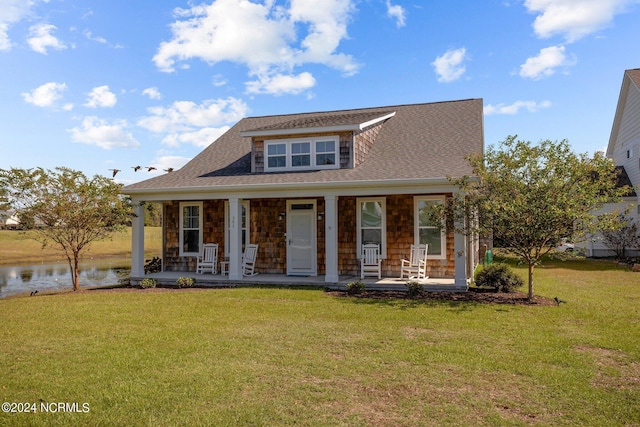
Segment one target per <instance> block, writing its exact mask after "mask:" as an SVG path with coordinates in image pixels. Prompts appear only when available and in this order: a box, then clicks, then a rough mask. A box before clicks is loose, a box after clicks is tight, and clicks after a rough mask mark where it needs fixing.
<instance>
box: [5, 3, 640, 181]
mask: <svg viewBox="0 0 640 427" xmlns="http://www.w3.org/2000/svg"><path fill="white" fill-rule="evenodd" d="M639 22H640V0H496V1H492V0H483V1H468V0H446V1H436V0H288V1H281V0H215V1H211V0H208V1H205V2H202V3H199V2H196V1H180V0H154V1H152V2H151V1H149V2H142V1H131V0H109V1H108V2H107V1H102V2H96V1H89V0H74V1H72V0H0V100H1V102H0V148H1V149H2V154H0V168H9V167H25V168H29V167H45V168H53V167H56V166H67V167H71V168H73V169H79V170H82V171H84V172H85V173H86V174H88V175H93V174H102V175H110V174H111V172H110V169H120V170H121V172H120V173H119V174H118V175H117V179H118V180H119V181H121V182H123V183H131V182H135V181H139V180H142V179H146V178H150V177H152V176H154V174H158V173H164V172H163V169H167V168H169V167H173V168H179V167H181V166H182V165H183V164H184V163H185V162H186V161H188V160H189V159H191V158H192V157H194V156H195V155H196V154H197V153H198V152H200V151H201V150H202V149H203V148H204V147H205V146H206V145H208V144H209V143H210V142H211V141H213V140H214V139H215V138H216V137H217V136H219V135H221V134H222V133H223V132H224V131H225V130H227V129H228V128H229V127H230V126H232V125H233V124H234V123H236V122H237V121H238V120H240V119H241V118H242V117H246V116H261V115H273V114H286V113H297V112H308V111H326V110H340V109H351V108H365V107H376V106H387V105H397V104H412V103H423V102H438V101H446V100H455V99H468V98H483V100H484V106H485V118H484V125H485V143H486V145H490V144H496V143H498V142H499V141H502V140H504V139H505V137H506V136H508V135H512V134H518V135H519V137H520V138H522V139H527V140H531V141H534V142H537V141H539V140H542V139H552V140H560V139H568V140H569V142H570V144H571V145H572V146H573V148H574V150H575V151H577V152H589V153H593V152H594V151H596V150H600V149H604V148H605V147H606V145H607V142H608V139H609V134H610V131H611V124H612V121H613V116H614V113H615V108H616V103H617V98H618V94H619V91H620V85H621V82H622V77H623V72H624V70H625V69H629V68H638V67H640V54H639V52H638V49H637V47H638V40H640V25H638V23H639ZM137 165H140V166H143V167H146V166H153V167H156V168H157V170H155V171H151V172H148V171H147V170H146V169H142V170H140V171H138V172H134V170H133V169H132V167H133V166H137Z"/></svg>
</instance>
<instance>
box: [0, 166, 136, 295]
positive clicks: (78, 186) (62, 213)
mask: <svg viewBox="0 0 640 427" xmlns="http://www.w3.org/2000/svg"><path fill="white" fill-rule="evenodd" d="M120 188H121V185H120V184H116V183H115V182H114V181H113V180H112V179H110V178H105V177H103V176H99V175H96V176H94V177H93V178H91V179H89V178H87V177H86V176H85V175H84V174H83V173H82V172H79V171H75V170H72V169H69V168H65V167H58V168H56V169H55V170H47V169H42V168H37V169H18V168H11V169H9V170H5V169H0V194H4V196H5V198H6V199H7V201H6V204H8V205H9V206H11V207H12V208H13V209H15V210H16V212H18V214H19V216H20V217H21V218H32V219H33V223H34V224H35V228H34V230H35V231H36V236H37V239H38V240H39V241H40V242H41V243H42V244H43V246H45V245H47V244H49V243H54V244H55V245H57V246H58V247H59V248H60V249H61V250H62V251H64V253H65V255H66V257H67V261H68V262H69V267H70V268H71V277H72V280H73V289H74V290H79V289H80V284H79V283H78V264H79V260H80V257H81V254H82V252H83V251H84V250H85V249H86V248H87V247H88V245H89V244H90V243H91V242H94V241H96V240H101V239H104V238H106V237H108V236H109V235H110V234H111V233H112V232H113V231H115V230H116V229H118V228H119V227H121V226H123V225H124V224H127V223H129V222H130V220H131V215H132V209H131V205H130V203H129V200H128V199H125V198H123V197H122V196H121V195H120Z"/></svg>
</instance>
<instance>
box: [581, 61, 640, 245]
mask: <svg viewBox="0 0 640 427" xmlns="http://www.w3.org/2000/svg"><path fill="white" fill-rule="evenodd" d="M607 157H609V158H611V159H613V160H614V162H615V164H616V166H617V169H618V171H619V177H620V184H624V185H630V186H632V187H633V188H635V189H637V188H640V187H639V186H640V68H636V69H633V70H626V71H625V72H624V77H623V79H622V88H621V89H620V96H619V97H618V106H617V108H616V113H615V116H614V118H613V126H612V128H611V136H610V138H609V145H608V146H607ZM639 206H640V203H638V194H637V192H636V191H633V192H631V193H629V194H628V195H627V197H624V202H623V203H617V204H611V205H608V206H607V207H605V209H603V210H602V211H601V212H604V211H608V212H612V211H613V210H614V209H616V210H617V211H618V212H620V213H623V212H625V210H628V213H627V214H626V217H627V218H629V219H630V220H631V221H635V222H636V223H637V222H638V218H639V217H640V207H639ZM639 225H640V224H639ZM584 246H585V247H586V251H587V255H588V256H594V257H602V256H613V255H614V253H613V252H612V251H611V250H610V249H608V248H607V247H606V245H605V244H604V243H603V242H602V236H594V237H593V238H592V239H590V240H589V241H587V242H586V243H585V244H584ZM629 255H630V256H631V255H637V251H629Z"/></svg>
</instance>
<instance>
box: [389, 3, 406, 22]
mask: <svg viewBox="0 0 640 427" xmlns="http://www.w3.org/2000/svg"><path fill="white" fill-rule="evenodd" d="M404 14H405V10H404V8H403V7H402V6H398V5H392V4H391V1H390V0H387V15H388V16H389V17H390V18H393V19H395V20H396V25H397V26H398V28H400V27H404V26H405V25H406V18H405V15H404Z"/></svg>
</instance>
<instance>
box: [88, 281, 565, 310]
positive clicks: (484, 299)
mask: <svg viewBox="0 0 640 427" xmlns="http://www.w3.org/2000/svg"><path fill="white" fill-rule="evenodd" d="M213 289H222V288H208V287H198V286H194V287H191V288H176V287H158V288H149V289H140V288H135V287H114V288H101V289H92V290H90V291H91V292H96V291H99V292H143V293H151V292H193V291H204V290H213ZM326 294H327V295H331V296H335V297H345V298H362V299H395V300H411V301H421V300H422V301H460V302H475V303H481V304H508V305H533V306H543V307H545V306H555V305H558V303H556V301H555V300H553V299H552V298H545V297H541V296H535V297H534V298H533V301H529V300H527V294H525V293H523V292H495V291H493V290H491V289H479V288H469V290H468V291H467V292H424V293H422V294H421V295H416V296H412V295H409V294H408V293H407V292H405V291H374V290H365V291H364V292H362V293H359V294H349V293H348V292H347V291H335V290H327V291H326Z"/></svg>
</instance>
